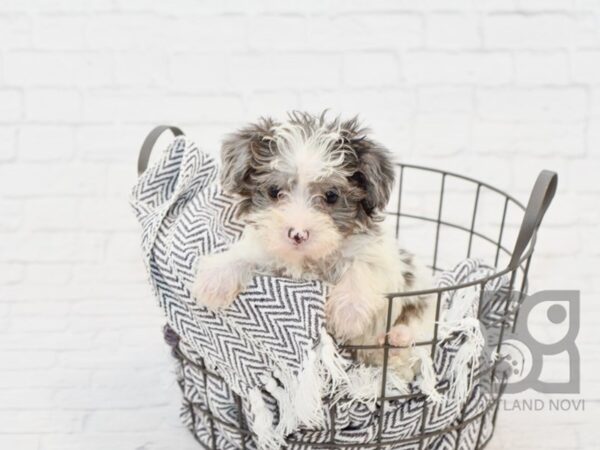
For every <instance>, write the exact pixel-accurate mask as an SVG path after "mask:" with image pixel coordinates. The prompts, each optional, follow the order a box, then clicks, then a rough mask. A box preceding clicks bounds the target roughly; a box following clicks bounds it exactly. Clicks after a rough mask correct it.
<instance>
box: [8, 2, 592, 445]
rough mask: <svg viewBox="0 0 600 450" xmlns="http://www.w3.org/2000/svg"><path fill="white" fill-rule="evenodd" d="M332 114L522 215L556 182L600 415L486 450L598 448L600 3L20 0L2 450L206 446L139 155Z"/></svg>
mask: <svg viewBox="0 0 600 450" xmlns="http://www.w3.org/2000/svg"><path fill="white" fill-rule="evenodd" d="M324 108H331V109H332V110H333V111H336V112H340V113H342V114H345V115H354V114H356V113H360V115H361V116H362V117H363V118H364V119H365V120H366V122H367V123H368V124H369V125H370V126H371V127H372V128H373V130H374V133H375V136H376V137H377V138H378V139H379V140H380V141H382V142H383V143H385V144H386V145H387V146H388V147H390V148H391V149H393V150H394V152H395V153H396V154H397V155H398V157H399V158H401V159H402V160H403V161H405V162H411V163H417V164H420V163H422V164H428V165H433V166H436V167H440V168H448V169H451V170H455V171H459V172H464V173H466V174H468V175H472V176H475V177H477V178H480V179H482V180H486V181H489V182H490V183H492V184H494V185H496V186H498V187H499V188H501V189H505V190H507V191H509V192H511V193H513V194H514V195H515V196H517V197H518V198H520V199H523V200H525V198H526V196H527V194H528V191H529V189H530V187H531V184H532V183H533V180H534V178H535V176H536V173H537V171H539V170H540V169H542V168H548V169H553V170H556V171H558V172H559V174H560V177H561V180H560V191H559V194H558V195H557V198H556V201H555V204H554V205H553V207H552V208H551V210H550V211H549V213H548V216H547V218H546V221H545V224H544V230H543V232H542V233H541V234H540V236H539V242H538V250H539V252H538V254H537V255H536V256H537V258H536V259H535V264H534V265H533V266H532V269H531V288H532V290H534V291H535V290H540V289H550V288H559V289H581V290H582V310H583V319H582V325H581V331H580V339H579V349H580V353H581V358H582V360H583V361H584V363H583V364H582V366H583V368H582V378H583V382H582V394H581V396H580V397H581V398H585V399H586V401H587V404H586V411H585V413H581V412H573V411H571V412H568V413H567V412H564V413H555V414H546V413H543V412H542V413H535V412H526V411H525V412H507V411H501V413H500V422H499V428H498V432H497V438H496V440H495V441H494V442H493V443H492V445H491V446H490V447H489V448H491V449H511V450H519V449H522V450H525V449H528V450H531V449H538V448H539V449H542V448H553V449H573V448H580V449H583V448H590V449H591V448H596V445H597V442H595V441H594V439H593V437H592V436H594V435H595V434H596V430H594V429H592V425H591V424H592V423H593V420H590V419H591V418H592V417H593V416H595V417H598V413H599V411H598V407H597V405H598V404H599V403H598V401H599V400H600V377H599V376H598V375H597V373H598V372H599V370H600V359H599V358H598V356H597V346H598V344H600V340H599V339H598V334H597V333H596V332H594V331H593V330H594V328H596V327H594V325H595V322H597V320H598V319H597V318H598V317H599V316H600V306H599V305H600V302H598V301H597V299H596V298H594V297H595V296H598V295H600V281H599V280H600V278H599V276H598V269H597V268H598V266H599V265H600V238H599V237H598V236H599V233H598V226H599V225H600V215H599V213H598V210H599V208H598V207H599V205H600V183H599V182H598V179H597V177H598V174H599V173H600V2H597V1H591V0H588V1H585V0H582V1H578V0H552V1H541V0H539V1H538V0H508V1H492V0H490V1H481V2H474V1H471V0H458V1H447V0H443V1H442V0H428V1H423V2H415V1H404V0H401V1H397V0H372V1H369V2H361V1H353V0H352V1H346V0H331V1H327V2H322V1H318V0H310V1H308V0H307V1H302V2H288V1H282V2H275V1H270V0H258V1H255V2H245V1H241V0H232V1H227V2H217V1H213V2H197V1H193V0H174V1H171V2H152V1H146V0H134V1H130V0H90V1H80V0H31V1H21V0H4V1H2V2H0V143H1V145H0V210H1V211H2V213H1V214H0V448H1V449H7V450H9V449H10V450H54V449H56V450H69V449H73V450H81V449H85V450H94V449H102V450H105V449H111V450H119V449H123V450H132V449H134V448H138V449H148V450H150V449H152V450H158V449H165V450H166V449H173V448H177V449H179V450H186V449H189V450H192V449H197V448H198V446H197V444H196V443H195V442H194V441H193V439H192V438H191V437H190V436H189V435H188V432H187V431H186V430H184V429H183V427H182V426H181V425H180V423H179V421H178V417H177V414H178V400H179V396H178V392H177V390H178V388H177V386H176V385H175V383H174V380H173V374H172V367H171V363H170V360H169V355H168V352H167V350H166V349H165V346H164V345H163V344H162V342H161V337H160V327H161V324H162V323H163V319H162V316H161V312H160V311H159V309H158V308H156V307H155V301H154V300H153V298H152V295H151V291H150V288H149V286H148V284H147V282H146V275H145V273H144V268H143V264H142V263H141V255H140V250H139V245H138V242H139V239H138V231H139V229H138V225H137V223H136V222H135V219H134V218H133V216H132V214H131V212H130V210H129V207H128V205H127V196H128V193H129V188H130V187H131V186H132V185H133V183H134V181H135V177H136V174H135V162H136V157H137V150H138V146H139V144H140V143H141V141H142V139H143V137H144V135H145V133H146V132H147V131H148V130H150V128H151V127H152V126H153V125H155V124H156V123H158V122H169V123H174V124H178V125H180V126H182V127H183V128H184V129H185V130H186V131H187V133H188V134H189V135H190V136H192V137H193V138H195V139H196V140H197V141H198V142H199V143H200V144H201V146H202V147H203V148H205V149H207V150H209V151H211V152H216V151H218V147H219V140H220V138H221V136H222V135H223V134H224V133H226V132H227V131H228V130H231V129H232V128H234V127H236V126H238V125H240V124H241V123H243V122H244V121H247V120H251V119H254V118H256V117H257V116H259V115H261V114H275V115H281V114H282V113H283V112H284V111H286V110H291V109H309V110H311V111H315V112H316V111H320V110H322V109H324ZM426 187H427V186H425V188H426ZM430 192H431V191H430ZM578 398H579V397H578ZM567 424H568V425H567Z"/></svg>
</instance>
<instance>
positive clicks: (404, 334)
mask: <svg viewBox="0 0 600 450" xmlns="http://www.w3.org/2000/svg"><path fill="white" fill-rule="evenodd" d="M385 336H386V335H385V333H384V334H381V335H380V336H379V337H378V339H377V340H378V342H379V344H380V345H381V344H383V343H385ZM387 338H388V343H390V344H391V345H393V346H395V347H408V346H410V345H412V344H413V343H414V342H415V339H414V336H413V334H412V332H411V330H410V328H409V327H408V326H406V325H404V324H399V325H395V326H393V327H392V328H391V329H390V331H389V333H388V334H387Z"/></svg>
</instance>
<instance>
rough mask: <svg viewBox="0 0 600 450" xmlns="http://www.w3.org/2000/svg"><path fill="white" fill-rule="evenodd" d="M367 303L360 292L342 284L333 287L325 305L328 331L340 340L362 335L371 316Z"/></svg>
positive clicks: (369, 322) (370, 309)
mask: <svg viewBox="0 0 600 450" xmlns="http://www.w3.org/2000/svg"><path fill="white" fill-rule="evenodd" d="M369 305H370V304H369V301H368V299H366V298H363V296H362V295H361V293H360V292H354V291H351V290H349V289H347V288H345V287H343V286H336V287H334V288H333V290H332V291H331V294H330V295H329V298H328V299H327V303H326V305H325V315H326V320H327V327H328V329H329V331H330V332H331V333H333V335H334V336H335V337H336V338H337V339H339V340H341V341H347V340H351V339H355V338H357V337H359V336H362V335H364V334H365V332H366V331H367V328H368V327H369V325H370V324H371V321H372V318H373V312H372V308H371V307H370V306H369Z"/></svg>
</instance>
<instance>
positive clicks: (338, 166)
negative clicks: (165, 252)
mask: <svg viewBox="0 0 600 450" xmlns="http://www.w3.org/2000/svg"><path fill="white" fill-rule="evenodd" d="M221 156H222V173H221V177H222V178H221V183H222V186H223V188H224V189H225V190H226V191H228V192H229V193H232V194H235V195H237V196H238V197H239V200H240V205H239V206H240V208H239V211H240V212H239V213H240V215H241V216H242V217H243V218H244V219H245V222H246V224H247V225H246V228H245V230H244V234H243V237H242V239H241V240H240V241H239V242H237V243H236V244H234V245H233V246H232V247H231V248H230V249H229V250H227V251H225V252H223V253H219V254H215V255H211V256H208V257H204V258H202V259H201V260H200V261H199V263H198V268H199V270H198V273H197V276H196V280H195V282H194V285H193V288H192V291H193V295H194V296H195V297H196V299H197V300H198V301H199V302H200V303H202V304H203V305H205V306H207V307H208V308H211V309H213V310H216V309H220V308H226V307H227V306H228V305H229V304H230V303H231V302H232V301H233V300H234V299H235V297H236V295H237V294H238V293H239V292H241V291H242V290H243V289H244V287H245V286H246V285H247V284H248V282H249V281H250V280H251V278H252V276H253V274H254V273H256V272H260V273H266V274H271V275H281V276H287V277H293V278H300V279H320V280H323V281H325V282H326V283H329V285H330V286H331V289H330V291H329V292H330V293H329V297H328V299H327V303H326V320H327V326H328V328H329V330H330V332H331V333H332V334H333V335H334V336H335V338H336V339H337V340H338V342H342V343H346V344H350V345H359V346H361V345H374V344H375V345H377V344H383V343H384V341H385V337H386V336H385V334H386V333H385V332H386V320H387V308H388V307H387V304H388V300H387V299H386V297H385V293H389V292H403V291H407V290H419V289H425V288H428V287H429V285H428V283H429V277H428V276H427V275H426V274H425V271H424V270H423V269H422V268H421V267H420V266H419V265H418V264H417V263H416V262H415V260H414V258H413V257H412V255H411V254H409V253H407V252H405V251H401V250H399V249H398V247H397V245H396V240H395V238H394V235H393V234H392V233H390V232H387V231H386V230H385V228H384V227H382V224H381V223H380V222H381V221H382V215H381V212H382V211H383V209H384V208H385V206H386V204H387V203H388V200H389V197H390V191H391V189H392V186H393V183H394V166H393V164H392V163H391V159H390V154H389V152H388V151H387V150H386V149H385V148H383V147H382V146H381V145H379V144H377V143H376V142H374V141H373V140H371V139H370V138H369V137H368V136H367V130H366V129H364V128H362V127H361V126H360V124H359V122H358V121H357V119H356V118H355V119H351V120H348V121H340V120H339V119H335V120H327V119H326V118H325V115H324V114H323V115H321V116H313V115H310V114H307V113H298V112H296V113H291V114H290V115H289V116H288V119H287V120H286V121H284V122H276V121H274V120H272V119H261V120H260V121H259V122H258V123H256V124H252V125H249V126H247V127H245V128H243V129H241V130H239V131H238V132H237V133H234V134H232V135H230V136H228V138H227V139H226V140H225V142H224V143H223V147H222V155H221ZM393 305H394V306H393V310H392V320H393V324H392V328H391V330H390V332H389V335H388V336H387V337H388V342H389V343H390V344H392V345H394V346H401V347H404V348H403V349H402V348H401V349H394V350H392V351H391V353H390V355H391V358H390V359H389V364H390V365H391V366H392V367H393V368H394V369H396V371H397V373H398V374H399V375H400V376H402V377H403V378H405V379H412V378H413V376H414V374H415V368H416V367H415V363H414V358H411V348H410V344H412V343H413V342H414V341H424V340H429V339H430V338H431V329H432V324H433V312H432V309H433V308H432V302H431V301H428V300H427V299H426V298H422V297H404V298H396V299H395V300H394V301H393ZM382 355H383V350H382V349H377V350H373V349H361V350H359V351H358V352H357V356H358V358H359V359H360V360H361V361H363V362H366V363H368V364H380V363H381V361H382Z"/></svg>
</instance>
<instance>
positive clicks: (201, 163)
mask: <svg viewBox="0 0 600 450" xmlns="http://www.w3.org/2000/svg"><path fill="white" fill-rule="evenodd" d="M217 174H218V165H217V164H216V162H215V160H214V159H213V158H212V157H210V156H209V155H208V154H206V153H204V152H202V151H200V150H199V149H198V147H197V146H196V145H195V144H194V143H193V142H192V141H190V140H189V139H187V138H186V137H184V136H180V137H178V138H176V139H175V140H174V141H173V142H172V144H171V145H170V146H169V147H168V148H167V149H166V150H165V151H164V153H163V154H162V156H161V157H160V159H159V160H158V161H157V163H156V164H154V165H153V166H151V167H150V168H148V170H146V171H145V172H144V174H143V175H142V176H141V177H140V178H139V180H138V183H137V184H136V186H135V187H134V189H133V192H132V196H131V204H132V206H133V208H134V210H135V214H136V216H137V218H138V220H139V222H140V224H141V228H142V250H143V256H144V261H145V264H146V267H147V270H148V274H149V279H150V283H151V285H152V287H153V290H154V292H155V294H156V297H157V299H158V302H159V305H160V306H161V307H162V309H163V310H164V313H165V316H166V318H167V322H168V324H169V326H170V327H171V328H172V329H173V330H174V331H175V333H176V334H177V335H178V337H179V338H180V342H179V348H180V350H181V351H182V352H183V353H184V354H185V355H186V360H187V361H186V360H182V361H180V367H179V368H180V370H179V377H180V384H181V385H182V386H183V391H184V397H185V399H184V407H183V410H182V417H183V419H184V421H185V422H186V423H187V425H188V426H190V427H191V428H192V429H193V431H194V433H195V434H196V436H197V437H198V439H200V440H202V441H205V442H206V443H207V445H211V444H210V442H212V441H211V432H212V433H213V434H215V435H216V442H217V447H218V448H219V449H241V448H258V449H277V448H280V447H281V446H283V445H284V444H285V439H286V438H287V439H288V447H286V448H291V447H289V442H290V440H291V441H297V442H300V441H302V440H310V442H325V441H326V440H327V439H329V438H330V436H331V430H332V428H334V429H335V430H336V431H335V433H336V439H338V440H341V441H343V442H347V443H348V444H350V445H351V444H352V443H357V444H358V443H360V442H368V441H369V440H370V439H373V438H374V437H375V436H376V434H377V433H378V428H379V423H382V425H383V429H382V437H383V439H385V440H388V439H399V438H403V437H406V438H410V437H411V436H416V435H418V434H419V433H422V432H426V433H431V435H432V438H431V439H432V440H431V442H430V445H429V446H428V447H427V448H446V445H448V446H449V445H452V446H453V445H454V444H453V443H452V444H450V443H447V442H445V441H444V439H447V438H445V437H444V436H441V437H436V433H435V432H436V431H438V430H441V429H443V428H444V427H447V426H449V425H452V424H453V422H454V421H455V420H456V419H457V417H458V415H459V413H460V412H465V411H466V414H467V417H468V416H469V414H472V415H475V414H477V413H478V412H480V411H481V409H482V408H483V406H484V404H485V399H486V397H487V396H488V392H487V391H486V386H485V384H483V383H476V382H473V380H474V379H475V375H476V373H477V370H478V364H479V363H478V361H479V356H480V354H481V351H482V347H483V338H482V335H481V331H480V325H479V321H478V320H477V319H476V318H475V317H476V313H477V310H478V308H479V306H478V304H477V303H478V299H479V298H480V293H479V292H478V289H479V285H475V286H474V287H473V289H472V292H467V293H463V294H461V301H460V302H457V301H455V300H456V298H455V297H456V295H454V294H452V292H451V291H449V292H448V293H447V295H445V296H444V297H443V319H442V320H441V322H440V327H439V328H440V336H441V337H442V338H443V339H442V342H441V343H440V344H439V345H438V348H437V349H436V350H437V351H436V352H435V359H434V360H433V361H431V359H429V358H428V356H426V355H425V356H423V359H424V361H427V360H428V363H429V364H424V365H423V367H424V369H425V370H422V372H423V373H422V375H421V376H420V377H418V378H417V380H416V381H415V382H413V383H410V384H406V383H402V382H399V381H398V380H394V377H389V378H390V379H388V382H387V386H386V389H387V395H393V394H394V393H397V394H406V393H413V392H424V393H425V394H426V395H424V396H421V397H418V398H411V399H410V400H404V401H403V400H394V401H390V402H386V405H385V409H384V410H385V413H383V411H382V410H381V406H382V405H380V404H378V403H377V402H376V398H377V395H378V394H380V382H381V380H380V376H381V374H380V372H381V371H380V370H377V369H374V368H366V367H359V366H356V365H354V364H352V362H351V360H350V359H349V358H345V357H344V356H343V355H340V354H339V353H338V351H337V349H336V346H335V343H334V342H333V340H332V339H331V337H330V336H329V335H328V334H327V333H326V332H324V313H323V305H324V300H325V296H326V287H325V286H324V285H323V284H322V283H320V282H319V281H298V280H292V279H288V278H281V277H273V276H264V275H257V276H256V277H255V278H254V280H253V282H252V283H251V285H250V286H249V287H248V289H247V290H246V291H245V292H244V293H242V294H240V296H239V297H238V299H237V300H236V301H235V302H234V303H233V305H232V306H231V307H230V308H228V309H227V310H226V311H225V312H221V313H217V314H215V313H213V312H210V311H208V310H206V309H205V308H203V307H201V306H199V305H198V304H197V303H196V302H195V301H194V299H193V298H192V297H191V295H190V291H189V289H188V286H190V285H191V283H192V281H193V276H194V262H195V260H196V259H197V257H198V256H200V255H204V254H208V253H211V252H218V251H222V250H223V249H225V248H227V247H228V246H229V245H231V244H232V243H233V242H235V241H236V240H237V239H239V237H240V236H241V233H242V231H243V224H242V223H240V222H239V221H237V220H236V217H235V211H236V203H235V201H234V200H233V199H232V198H231V197H230V196H228V195H226V194H225V193H223V192H222V191H221V189H220V187H219V185H218V183H217V178H218V177H217ZM492 272H493V269H492V268H490V267H487V266H485V265H484V264H483V263H482V262H480V261H477V260H466V261H463V262H462V263H460V264H459V265H458V266H456V268H455V269H454V270H453V271H450V272H446V273H444V274H442V276H441V277H440V278H439V285H440V286H451V285H453V284H456V283H460V282H463V281H468V280H471V279H473V280H474V279H479V278H481V277H482V276H483V275H486V274H491V273H492ZM486 289H488V290H489V292H490V294H491V296H488V298H491V300H490V301H488V302H486V306H485V307H486V308H488V309H489V312H490V314H492V315H493V313H494V295H496V294H498V295H500V293H501V291H502V290H503V289H506V283H505V282H503V280H502V279H498V281H497V282H496V283H489V284H488V285H487V286H486ZM189 361H203V364H205V365H206V366H208V367H210V368H211V370H214V371H215V372H217V373H218V374H219V375H220V376H221V377H222V380H218V381H217V380H215V379H213V378H211V377H208V378H207V377H205V376H203V374H202V373H201V372H200V371H198V368H197V366H196V365H194V364H190V363H189ZM234 393H235V394H237V395H238V396H239V397H240V398H241V399H242V400H243V401H242V405H241V407H242V410H243V416H244V418H245V419H244V420H245V421H246V423H247V424H248V426H249V428H250V430H251V431H252V432H253V436H254V437H253V438H252V439H251V440H250V441H247V439H246V438H245V437H244V438H242V436H240V435H239V433H237V432H235V430H232V428H231V427H228V426H227V424H228V423H229V424H234V425H237V424H239V423H240V422H239V421H240V417H239V407H238V406H239V405H237V404H236V401H235V398H234ZM324 397H329V398H335V403H336V414H335V415H334V416H332V415H331V414H330V413H329V411H328V409H327V407H326V405H325V404H324V402H323V398H324ZM424 403H427V408H426V411H427V413H426V414H425V415H423V414H422V410H423V404H424ZM195 407H198V408H201V409H204V410H210V412H211V413H212V414H213V415H214V416H215V417H217V418H219V419H220V420H219V421H215V422H212V423H210V424H209V423H208V422H207V421H206V420H205V419H204V418H203V417H202V415H201V414H195V413H194V408H195ZM380 414H383V417H379V415H380ZM332 420H335V424H334V423H332ZM483 432H484V434H485V433H486V431H485V430H484V431H483ZM473 434H474V433H463V435H462V437H461V439H475V437H474V436H473ZM242 439H243V441H242ZM436 439H442V441H440V442H438V443H436V442H435V440H436ZM298 445H299V447H298V448H301V446H300V444H298ZM292 447H293V445H292ZM359 447H360V446H359V445H357V447H356V448H359ZM349 448H350V447H349ZM403 448H404V447H403ZM407 448H408V447H407ZM467 448H468V447H467Z"/></svg>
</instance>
